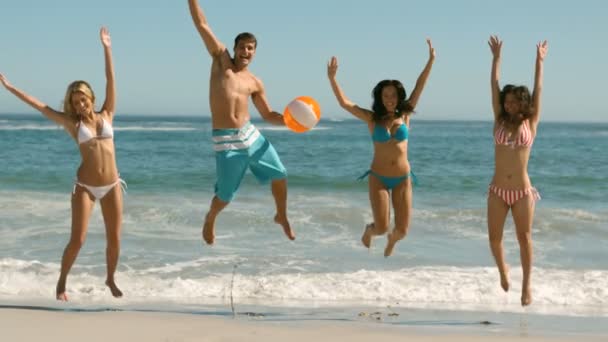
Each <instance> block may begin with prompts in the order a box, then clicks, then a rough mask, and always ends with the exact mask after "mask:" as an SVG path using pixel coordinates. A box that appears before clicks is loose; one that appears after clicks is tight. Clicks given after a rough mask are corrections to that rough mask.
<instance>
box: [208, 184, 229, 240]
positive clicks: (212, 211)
mask: <svg viewBox="0 0 608 342" xmlns="http://www.w3.org/2000/svg"><path fill="white" fill-rule="evenodd" d="M229 203H230V202H224V201H222V200H221V199H219V197H217V196H213V199H212V200H211V205H210V206H209V211H208V212H207V215H205V223H204V224H203V232H202V234H203V240H205V242H206V243H207V244H208V245H213V243H214V242H215V219H216V218H217V215H218V214H219V213H220V212H221V211H222V210H224V208H226V206H228V204H229Z"/></svg>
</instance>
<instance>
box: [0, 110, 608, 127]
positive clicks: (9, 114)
mask: <svg viewBox="0 0 608 342" xmlns="http://www.w3.org/2000/svg"><path fill="white" fill-rule="evenodd" d="M0 116H30V117H34V116H35V117H43V116H42V114H40V113H34V112H29V113H24V112H21V113H13V112H0ZM125 116H126V117H134V116H136V117H142V118H146V117H148V118H149V117H154V118H169V117H175V118H204V119H210V118H211V115H204V114H141V113H122V114H120V115H119V116H118V117H125ZM251 120H252V121H264V119H262V118H261V117H259V118H258V117H251ZM357 120H358V119H357V118H354V117H348V116H347V117H337V118H336V117H329V118H326V119H325V120H323V118H321V121H357ZM416 121H479V122H491V121H492V120H491V119H473V118H462V119H459V118H449V119H448V118H428V116H427V117H425V118H420V119H419V118H417V119H416ZM542 121H543V122H554V123H589V124H591V123H608V119H606V120H604V121H602V120H597V121H593V120H585V121H580V120H568V119H566V120H561V119H557V120H555V119H553V120H551V119H548V118H546V117H545V118H544V119H543V120H542Z"/></svg>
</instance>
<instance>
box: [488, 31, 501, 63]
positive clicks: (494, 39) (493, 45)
mask: <svg viewBox="0 0 608 342" xmlns="http://www.w3.org/2000/svg"><path fill="white" fill-rule="evenodd" d="M488 45H490V50H492V56H494V58H498V57H500V49H501V48H502V40H500V39H498V36H490V40H489V41H488Z"/></svg>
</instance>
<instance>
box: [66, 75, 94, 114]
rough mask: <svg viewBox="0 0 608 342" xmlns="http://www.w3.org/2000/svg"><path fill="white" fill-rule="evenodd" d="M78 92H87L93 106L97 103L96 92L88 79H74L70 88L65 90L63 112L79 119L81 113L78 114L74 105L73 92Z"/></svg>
mask: <svg viewBox="0 0 608 342" xmlns="http://www.w3.org/2000/svg"><path fill="white" fill-rule="evenodd" d="M76 92H81V93H83V94H85V95H86V96H87V97H88V98H89V99H91V102H93V106H94V105H95V93H94V92H93V89H92V88H91V86H90V85H89V84H88V83H87V82H86V81H74V82H72V83H70V85H69V86H68V90H67V91H66V92H65V98H64V100H63V112H64V113H65V114H66V115H68V116H69V117H70V118H72V119H74V120H79V119H80V117H79V115H78V114H76V111H75V110H74V108H73V107H72V94H74V93H76Z"/></svg>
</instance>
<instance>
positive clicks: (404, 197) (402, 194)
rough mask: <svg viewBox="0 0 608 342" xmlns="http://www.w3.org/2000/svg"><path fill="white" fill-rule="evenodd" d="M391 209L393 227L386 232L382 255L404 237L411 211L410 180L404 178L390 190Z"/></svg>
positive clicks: (385, 254) (391, 250) (390, 252)
mask: <svg viewBox="0 0 608 342" xmlns="http://www.w3.org/2000/svg"><path fill="white" fill-rule="evenodd" d="M391 196H392V201H393V210H394V212H395V228H394V229H393V231H392V232H391V233H389V234H388V241H387V243H386V248H385V249H384V256H385V257H388V256H390V255H391V254H392V253H393V248H395V244H396V243H397V242H398V241H399V240H401V239H403V238H405V236H406V235H407V231H408V228H409V225H410V217H411V213H412V182H411V179H409V178H408V179H406V180H404V181H403V182H401V183H399V185H397V186H396V187H395V188H394V189H393V191H392V194H391Z"/></svg>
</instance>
